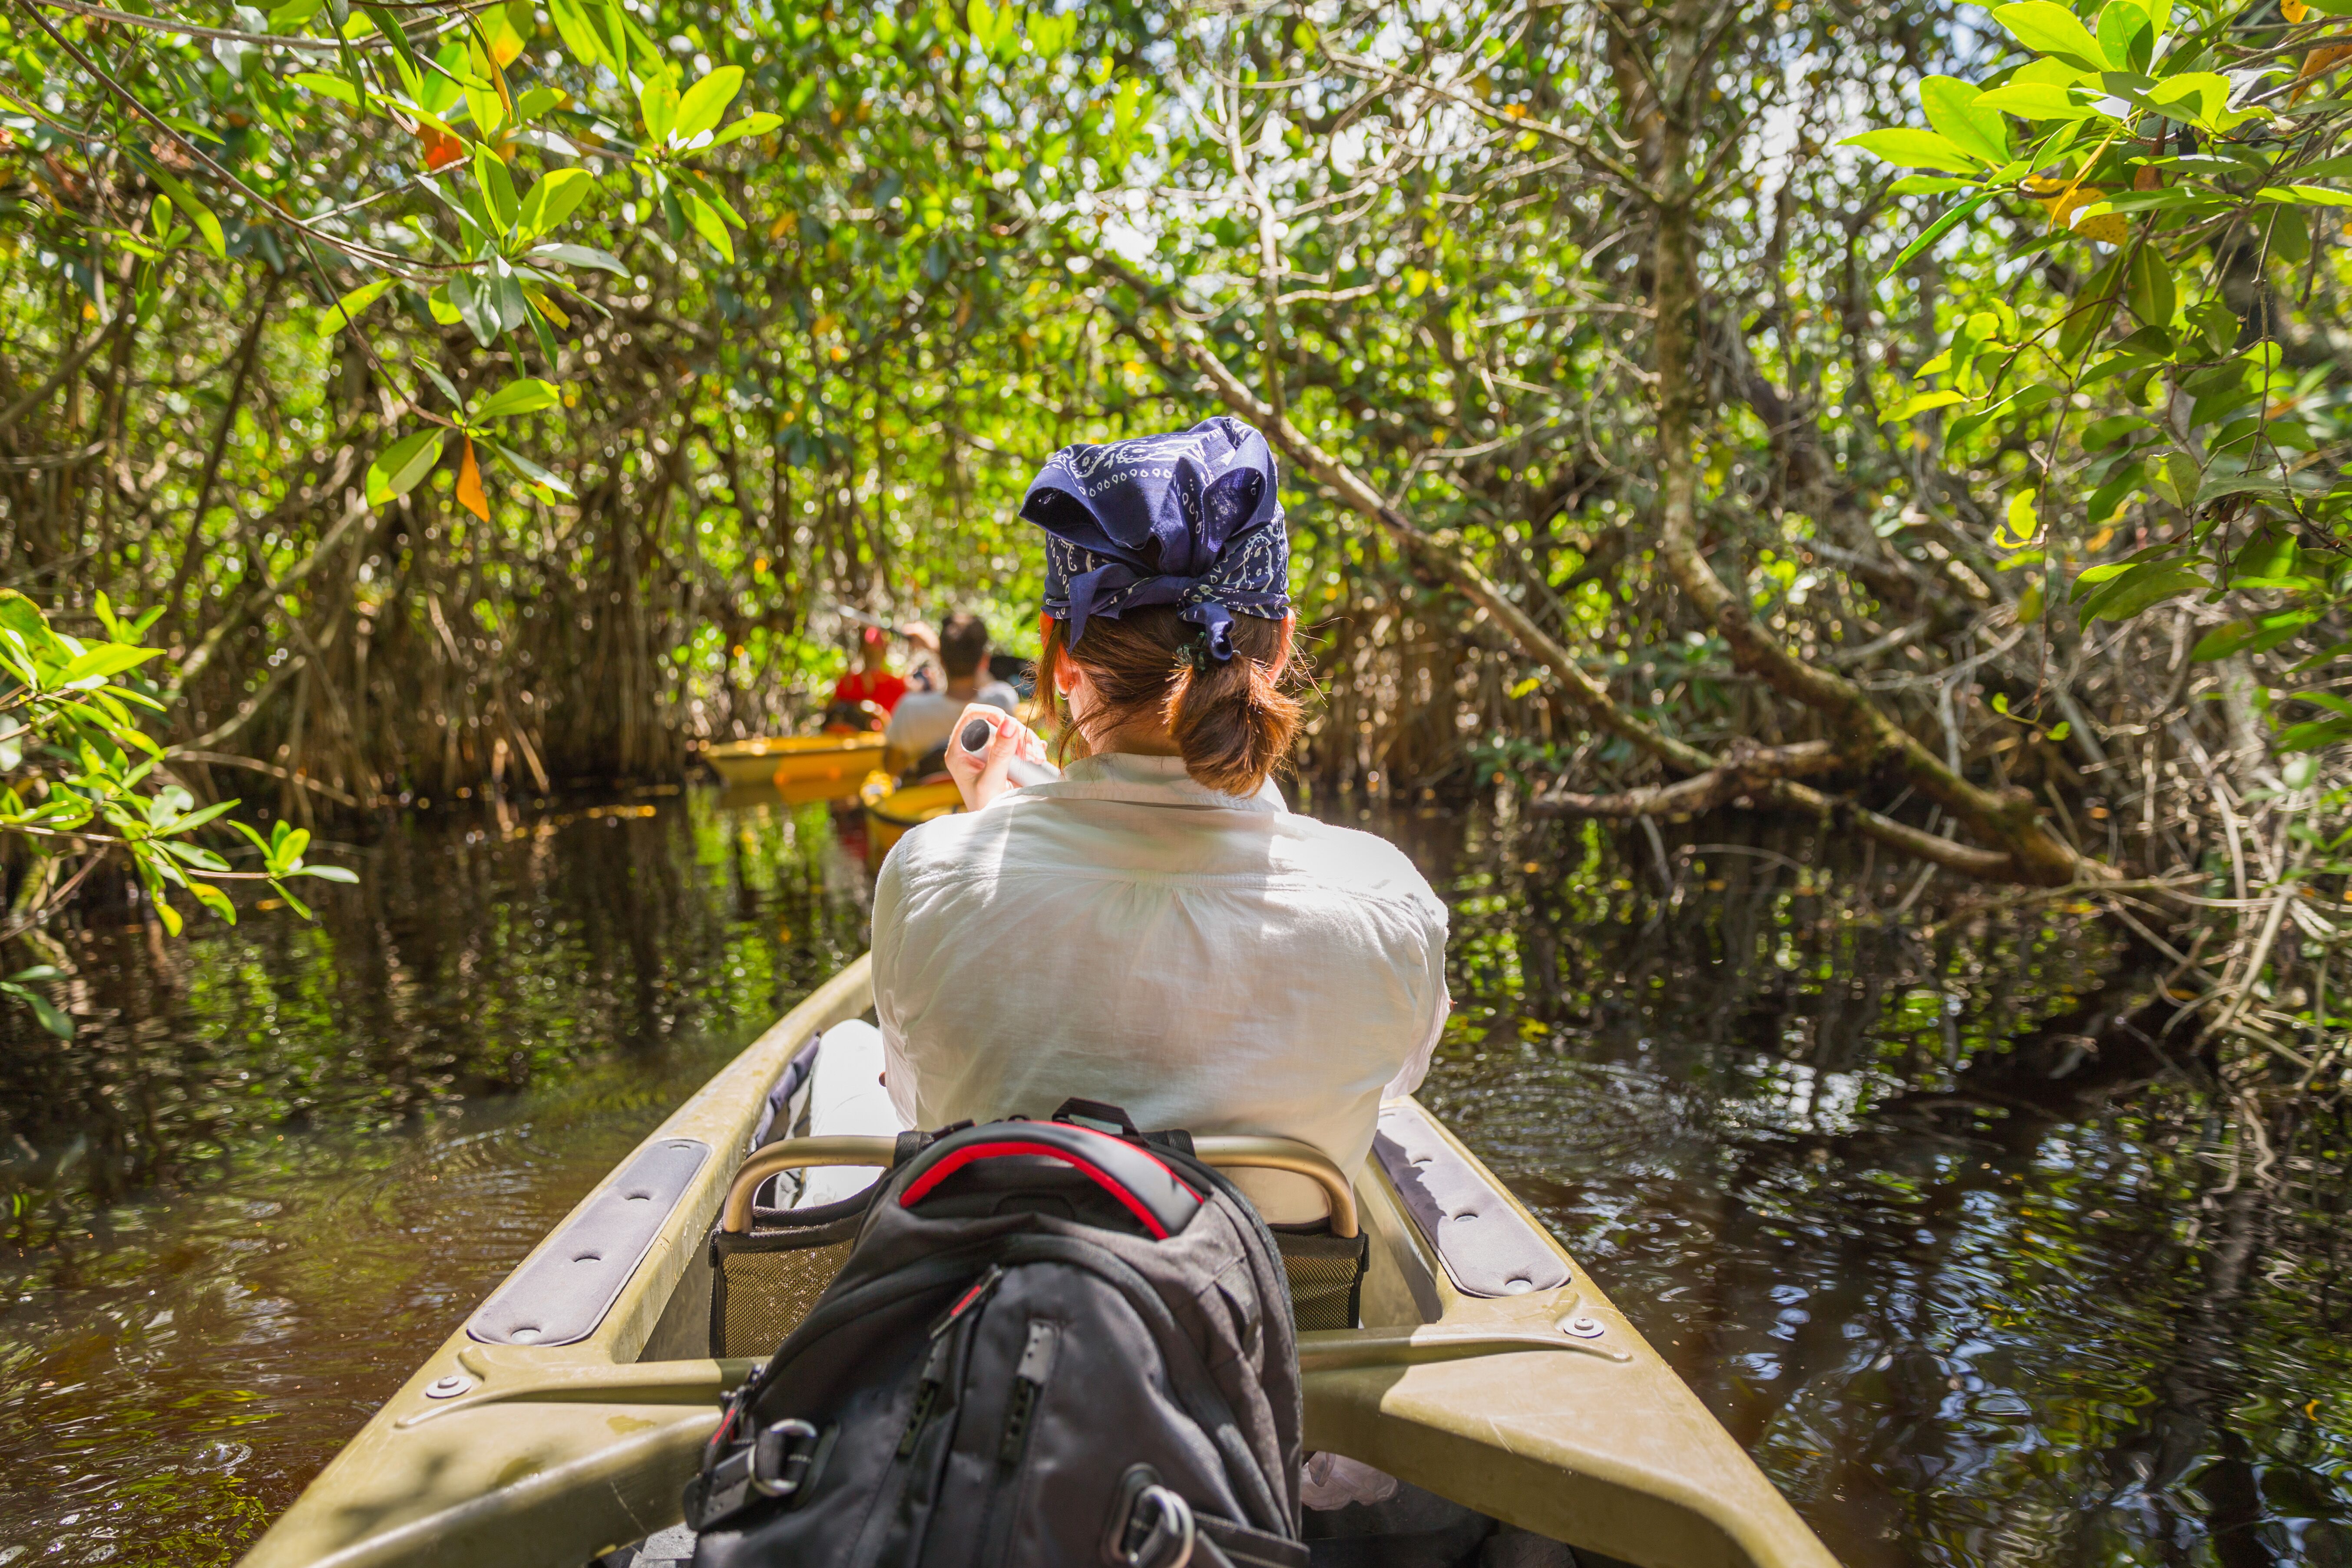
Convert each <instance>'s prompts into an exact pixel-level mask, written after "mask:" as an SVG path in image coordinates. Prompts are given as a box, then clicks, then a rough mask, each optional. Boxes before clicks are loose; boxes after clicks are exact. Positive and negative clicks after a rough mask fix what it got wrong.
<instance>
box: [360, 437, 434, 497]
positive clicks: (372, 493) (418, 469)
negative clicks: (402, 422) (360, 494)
mask: <svg viewBox="0 0 2352 1568" xmlns="http://www.w3.org/2000/svg"><path fill="white" fill-rule="evenodd" d="M445 435H446V432H445V431H443V430H441V429H439V428H437V427H436V428H435V429H431V430H419V431H418V432H417V433H416V434H415V435H414V436H404V437H401V439H399V440H397V441H395V442H394V443H393V444H392V445H391V446H389V447H385V448H384V449H383V451H382V452H381V453H379V454H378V455H377V457H376V460H375V461H374V462H373V463H371V464H369V465H368V472H367V499H368V505H370V506H372V507H380V506H383V505H384V504H385V503H387V502H389V501H391V500H395V499H396V498H398V497H401V496H404V495H406V494H407V493H408V492H409V491H411V490H413V489H415V488H416V486H417V484H418V482H419V481H420V480H422V479H424V478H425V475H427V474H429V473H431V472H432V471H433V465H434V464H436V463H437V462H439V461H440V460H441V440H442V437H444V436H445Z"/></svg>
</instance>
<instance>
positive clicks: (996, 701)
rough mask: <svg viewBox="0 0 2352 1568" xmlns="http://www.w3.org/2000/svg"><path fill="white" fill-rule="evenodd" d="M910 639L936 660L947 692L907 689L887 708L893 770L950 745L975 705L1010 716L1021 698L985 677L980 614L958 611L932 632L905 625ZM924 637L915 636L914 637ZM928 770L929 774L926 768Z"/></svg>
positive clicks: (916, 764) (985, 634)
mask: <svg viewBox="0 0 2352 1568" xmlns="http://www.w3.org/2000/svg"><path fill="white" fill-rule="evenodd" d="M907 631H908V637H909V639H910V640H912V641H914V642H916V643H917V644H919V646H921V647H926V648H928V649H929V652H930V653H931V655H932V656H933V657H934V658H937V659H938V660H939V661H940V674H942V675H943V676H945V677H946V682H947V684H946V689H944V690H940V691H909V692H908V693H907V695H906V696H904V697H902V698H900V699H899V700H898V706H897V707H896V708H893V709H892V710H890V726H889V728H888V729H887V730H885V731H883V732H882V742H883V744H885V745H886V746H887V747H889V749H890V754H891V764H892V771H893V772H898V771H900V770H904V769H910V768H920V766H921V763H922V762H923V761H924V759H926V758H928V757H929V756H930V754H931V753H932V752H938V751H940V750H941V749H942V748H943V747H945V746H946V745H947V743H948V737H949V736H950V735H951V734H953V733H954V732H955V725H956V716H957V715H958V714H960V713H961V712H962V711H963V710H965V709H966V708H967V707H969V706H971V704H972V703H974V702H984V703H986V704H988V705H989V706H990V707H992V708H998V709H1002V710H1004V711H1005V712H1008V713H1009V712H1011V711H1012V710H1013V708H1014V707H1015V706H1016V705H1017V704H1018V703H1019V702H1020V700H1021V694H1020V693H1019V692H1017V691H1015V690H1013V688H1012V687H1011V686H1008V685H1007V684H1005V683H1004V682H1003V681H1002V680H996V679H991V678H990V676H989V673H988V625H987V623H986V622H984V621H982V619H981V618H980V617H979V616H975V615H971V614H968V613H966V612H963V611H958V612H957V613H956V614H954V615H951V616H949V617H948V618H947V619H946V620H944V621H942V622H940V629H939V631H938V633H937V634H936V635H934V634H932V633H931V631H930V628H929V627H928V626H908V628H907ZM918 632H919V633H921V634H923V635H922V636H920V637H916V636H915V635H914V634H916V633H918ZM924 771H929V770H924Z"/></svg>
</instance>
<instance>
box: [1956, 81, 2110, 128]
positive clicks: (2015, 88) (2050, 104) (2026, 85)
mask: <svg viewBox="0 0 2352 1568" xmlns="http://www.w3.org/2000/svg"><path fill="white" fill-rule="evenodd" d="M1976 106H1977V107H1978V108H1979V109H1990V110H1998V111H1999V112H2000V113H2002V114H2014V115H2016V116H2017V117H2018V118H2019V119H2021V120H2035V121H2048V120H2088V119H2089V118H2091V116H2093V115H2095V114H2096V113H2098V112H2099V111H2098V110H2095V109H2093V108H2092V107H2091V106H2090V105H2088V104H2085V103H2077V102H2075V101H2074V99H2073V98H2072V97H2071V96H2070V95H2069V94H2068V92H2067V90H2066V89H2064V88H2063V87H2053V86H2051V85H2050V84H2048V83H2046V82H2038V81H2012V82H2011V83H2009V84H2008V85H2007V86H2005V87H1996V88H1992V89H1990V90H1988V91H1987V92H1986V93H1985V95H1984V96H1983V97H1982V98H1979V99H1978V100H1977V105H1976Z"/></svg>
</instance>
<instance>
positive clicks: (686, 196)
mask: <svg viewBox="0 0 2352 1568" xmlns="http://www.w3.org/2000/svg"><path fill="white" fill-rule="evenodd" d="M677 201H678V205H680V206H681V207H683V208H685V209H686V219H687V221H688V223H690V224H692V225H693V226H694V232H695V233H697V234H698V235H700V236H701V237H703V239H704V241H705V242H706V243H707V244H709V247H710V248H711V249H713V250H715V251H717V252H718V253H719V255H721V256H723V257H725V258H727V259H728V260H730V261H732V260H734V259H735V241H734V239H733V238H732V237H730V235H729V234H728V232H727V220H726V219H725V218H722V217H720V216H719V209H718V208H717V207H715V206H712V205H710V204H709V202H707V201H704V200H703V199H702V198H701V197H700V196H698V195H695V194H694V193H693V192H692V191H688V190H684V189H681V190H680V191H679V192H678V193H677Z"/></svg>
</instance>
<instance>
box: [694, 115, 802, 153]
mask: <svg viewBox="0 0 2352 1568" xmlns="http://www.w3.org/2000/svg"><path fill="white" fill-rule="evenodd" d="M783 122H784V117H783V116H782V115H781V114H770V113H767V112H766V111H765V110H762V111H761V112H760V113H758V114H747V115H745V116H744V117H743V118H742V119H740V120H739V121H736V122H735V123H734V124H732V125H730V126H729V127H727V129H725V130H724V131H721V132H719V133H718V134H717V135H715V136H713V137H712V138H711V139H710V144H711V145H712V146H713V147H724V146H726V145H727V144H728V143H729V142H740V141H742V140H743V139H744V138H745V137H747V136H765V135H766V134H767V133H768V132H771V131H773V130H775V129H776V128H777V127H778V126H780V125H782V123H783Z"/></svg>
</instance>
